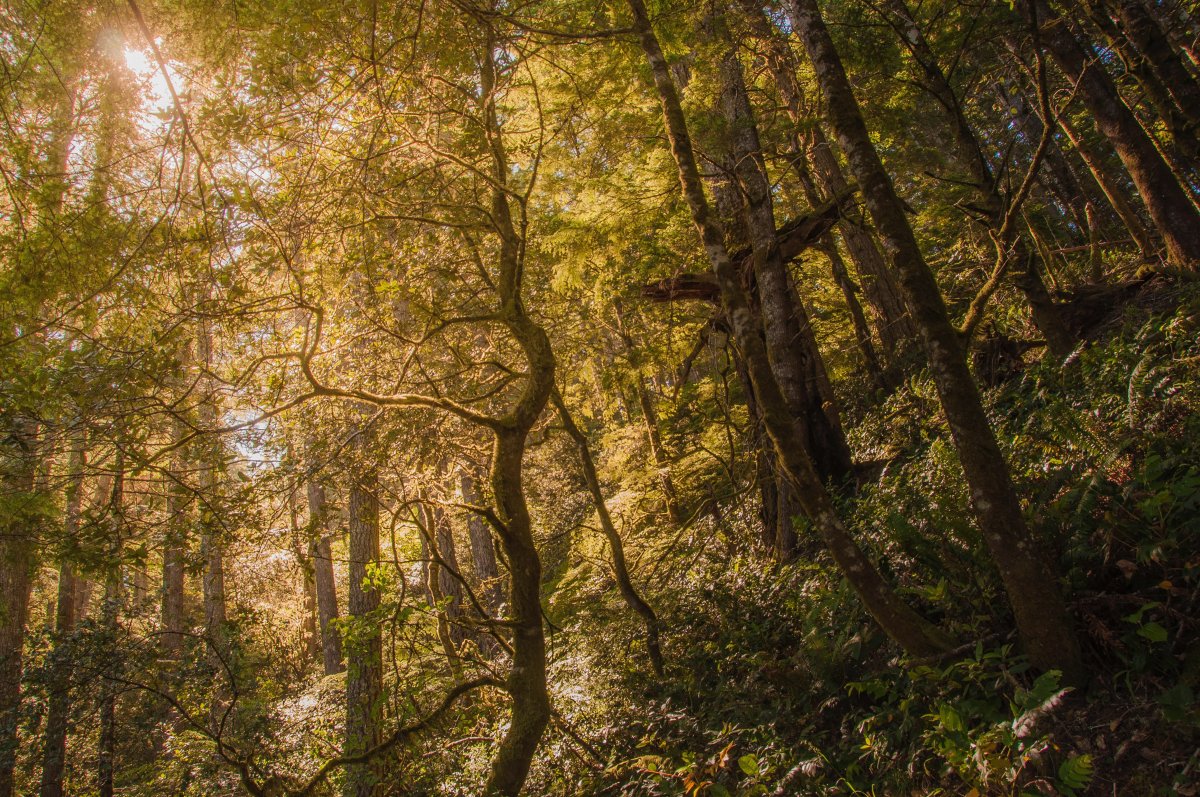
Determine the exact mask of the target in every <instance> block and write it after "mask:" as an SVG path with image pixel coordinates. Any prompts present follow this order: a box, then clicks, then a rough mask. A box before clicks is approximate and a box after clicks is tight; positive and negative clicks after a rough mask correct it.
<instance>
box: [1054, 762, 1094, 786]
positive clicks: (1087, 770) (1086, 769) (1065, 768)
mask: <svg viewBox="0 0 1200 797" xmlns="http://www.w3.org/2000/svg"><path fill="white" fill-rule="evenodd" d="M1093 773H1094V770H1093V767H1092V757H1091V756H1090V755H1080V756H1074V757H1072V758H1068V759H1067V760H1066V761H1064V762H1062V764H1061V765H1059V767H1058V780H1059V781H1060V782H1061V783H1062V785H1064V786H1066V787H1067V788H1068V789H1083V788H1087V785H1088V784H1089V783H1091V782H1092V775H1093Z"/></svg>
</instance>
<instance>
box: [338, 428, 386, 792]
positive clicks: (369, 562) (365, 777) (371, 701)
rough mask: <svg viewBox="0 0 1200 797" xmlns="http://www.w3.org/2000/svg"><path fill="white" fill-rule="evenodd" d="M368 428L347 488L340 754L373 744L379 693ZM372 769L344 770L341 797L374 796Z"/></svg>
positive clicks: (358, 439)
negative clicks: (346, 625) (347, 633)
mask: <svg viewBox="0 0 1200 797" xmlns="http://www.w3.org/2000/svg"><path fill="white" fill-rule="evenodd" d="M373 439H374V435H373V434H372V432H371V429H370V428H363V429H359V430H358V431H357V434H356V436H355V442H354V444H353V448H354V450H355V452H356V453H357V455H358V456H359V457H360V458H361V459H360V461H359V462H358V463H357V464H356V469H357V471H358V472H357V474H356V475H355V476H354V477H353V479H352V482H351V485H350V501H349V503H350V506H349V514H350V522H349V532H350V534H349V537H350V551H349V558H350V566H349V579H350V585H349V590H348V592H349V601H348V604H349V606H348V613H349V616H350V618H351V621H352V622H353V633H352V634H351V637H350V640H349V641H347V643H346V648H345V652H346V664H347V667H348V670H349V672H347V674H346V743H345V747H344V751H345V754H346V755H353V754H356V753H361V752H363V751H364V750H367V749H369V748H371V747H373V746H374V745H375V744H377V743H378V742H379V720H380V716H379V713H380V709H381V708H382V705H381V696H382V693H383V641H382V637H381V635H380V629H379V627H378V625H377V622H378V620H377V618H374V617H372V616H371V615H372V614H373V613H374V612H375V611H376V610H377V609H378V608H379V590H378V589H376V588H375V587H373V586H371V583H370V582H369V581H368V578H369V577H370V576H371V572H370V571H371V570H372V569H373V568H374V567H376V566H377V565H378V564H379V499H378V497H377V491H378V476H377V474H376V466H375V465H374V464H373V463H372V462H370V460H371V459H372V458H373V457H374V456H375V452H374V451H373V450H372V446H371V443H372V442H373ZM377 770H378V768H377V766H375V765H374V764H373V763H367V764H354V765H352V766H349V767H347V768H346V787H345V795H346V797H375V795H377V794H379V793H380V785H379V777H378V774H377Z"/></svg>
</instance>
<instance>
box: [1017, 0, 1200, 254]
mask: <svg viewBox="0 0 1200 797" xmlns="http://www.w3.org/2000/svg"><path fill="white" fill-rule="evenodd" d="M1017 7H1018V8H1019V9H1020V10H1021V11H1022V13H1023V14H1024V15H1025V18H1026V19H1028V20H1031V21H1033V22H1035V23H1036V24H1037V25H1038V33H1039V37H1040V40H1041V43H1042V45H1043V46H1044V47H1045V48H1046V50H1047V51H1048V52H1049V53H1050V54H1051V56H1052V57H1053V58H1054V60H1055V62H1056V63H1057V64H1058V65H1059V68H1061V69H1062V71H1063V72H1064V73H1065V74H1066V75H1067V77H1068V78H1069V79H1070V80H1071V81H1072V82H1073V83H1075V84H1076V85H1077V86H1078V90H1079V94H1080V96H1081V97H1082V99H1083V102H1084V105H1086V106H1087V109H1088V111H1089V112H1090V114H1091V116H1092V118H1093V120H1094V121H1095V123H1096V129H1097V130H1099V131H1100V133H1101V134H1102V135H1104V136H1105V137H1106V138H1107V139H1108V140H1109V142H1110V143H1111V144H1112V145H1113V149H1115V150H1116V151H1117V155H1118V156H1119V157H1120V158H1121V162H1122V163H1124V164H1125V168H1126V169H1128V170H1129V176H1130V177H1132V178H1133V184H1134V185H1135V186H1137V190H1138V193H1139V194H1140V195H1141V197H1142V201H1143V202H1144V203H1145V205H1146V209H1147V210H1148V211H1149V213H1150V218H1151V220H1152V221H1153V222H1154V226H1155V227H1156V228H1157V229H1158V231H1159V233H1160V234H1161V235H1162V238H1163V242H1164V243H1165V244H1166V247H1167V257H1168V259H1169V260H1170V261H1171V262H1172V263H1173V264H1174V265H1176V266H1179V267H1180V268H1186V269H1189V270H1195V269H1196V268H1197V267H1198V266H1197V264H1200V214H1198V213H1197V211H1196V208H1195V206H1194V205H1193V204H1192V202H1191V200H1190V199H1189V198H1188V196H1187V194H1185V193H1184V190H1183V188H1182V187H1181V186H1180V184H1179V183H1178V181H1176V179H1175V175H1174V173H1173V172H1172V170H1171V167H1170V166H1169V165H1168V164H1167V162H1166V161H1165V160H1164V159H1163V157H1162V155H1160V154H1159V152H1158V150H1157V149H1156V148H1155V146H1154V142H1153V141H1151V140H1150V137H1149V136H1148V135H1146V132H1145V131H1144V130H1143V129H1142V126H1141V125H1140V124H1139V123H1138V120H1137V117H1135V116H1134V115H1133V112H1132V111H1130V110H1129V108H1128V107H1126V105H1125V103H1123V102H1122V101H1121V97H1120V95H1119V94H1118V93H1117V88H1116V86H1115V85H1114V83H1113V81H1112V78H1110V77H1109V76H1108V73H1107V72H1105V71H1104V66H1103V65H1102V64H1098V63H1095V61H1094V59H1092V58H1090V57H1089V56H1088V54H1087V52H1086V51H1085V50H1084V49H1083V47H1081V46H1080V44H1079V42H1078V41H1076V39H1075V36H1074V35H1073V34H1072V33H1071V29H1070V28H1069V27H1068V26H1067V24H1066V22H1065V21H1064V20H1063V18H1062V17H1060V16H1059V15H1058V14H1057V13H1055V12H1054V11H1053V9H1051V8H1050V5H1049V4H1048V3H1047V2H1046V0H1018V2H1017Z"/></svg>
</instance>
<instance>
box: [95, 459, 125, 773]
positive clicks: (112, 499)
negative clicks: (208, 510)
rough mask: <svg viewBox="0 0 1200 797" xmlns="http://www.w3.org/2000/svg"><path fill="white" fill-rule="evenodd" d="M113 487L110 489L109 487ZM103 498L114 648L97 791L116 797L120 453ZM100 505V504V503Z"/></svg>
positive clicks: (107, 623)
mask: <svg viewBox="0 0 1200 797" xmlns="http://www.w3.org/2000/svg"><path fill="white" fill-rule="evenodd" d="M109 485H111V487H109ZM98 492H99V493H100V495H102V496H103V495H104V494H105V493H107V494H108V505H107V509H106V510H105V513H104V517H105V520H106V525H107V526H108V529H109V531H108V538H109V550H108V566H109V571H108V574H107V576H106V578H105V581H104V603H103V607H102V609H101V614H100V617H101V620H100V622H101V625H102V626H103V628H104V632H105V634H106V635H107V636H108V638H109V644H110V645H112V646H113V647H112V649H111V654H112V655H110V656H109V659H108V662H107V664H106V665H105V670H104V672H103V673H101V682H100V738H99V741H98V742H97V751H96V752H97V760H96V790H97V792H98V793H99V795H100V797H113V788H114V781H113V776H114V774H115V772H116V749H117V682H116V676H117V674H118V668H119V666H120V664H119V662H118V660H117V658H116V655H115V654H116V637H117V621H118V619H119V617H120V613H121V600H122V594H121V564H120V562H121V552H122V549H123V547H124V536H125V531H126V529H125V508H124V500H125V462H124V457H123V456H122V455H121V454H120V453H119V452H118V454H117V458H116V464H115V465H114V467H113V472H112V475H111V477H109V476H108V475H107V474H106V475H105V476H104V477H102V478H101V480H100V489H99V491H98ZM97 503H101V502H100V501H98V502H97Z"/></svg>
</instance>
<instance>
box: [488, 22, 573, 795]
mask: <svg viewBox="0 0 1200 797" xmlns="http://www.w3.org/2000/svg"><path fill="white" fill-rule="evenodd" d="M480 55H481V58H480V63H481V66H482V70H481V73H480V82H481V85H482V89H483V90H482V92H481V97H482V99H481V105H482V108H481V109H480V110H481V111H482V113H483V119H484V130H485V131H486V134H487V139H488V144H489V146H490V150H491V156H492V163H491V167H492V174H491V177H492V181H493V183H494V187H493V190H492V197H491V220H492V226H493V229H494V231H495V233H496V236H497V238H498V243H499V252H498V260H497V264H498V267H499V268H498V271H499V275H498V276H499V278H498V280H497V281H496V290H497V294H498V299H499V307H498V315H499V318H500V319H501V321H502V323H503V324H504V326H505V327H506V328H507V329H508V331H509V334H511V335H512V337H513V339H514V340H515V341H516V342H517V344H518V345H519V346H520V347H521V351H522V352H523V354H524V357H525V361H526V363H527V367H526V378H525V384H524V387H523V389H522V391H521V393H520V395H519V396H518V397H517V399H516V402H515V404H514V405H513V406H512V407H511V408H510V409H509V411H508V412H507V413H506V414H505V415H504V416H503V417H502V418H499V419H497V422H496V423H495V424H494V426H493V429H492V431H493V433H494V435H495V445H494V447H493V449H492V452H493V453H492V473H491V480H492V495H493V496H494V497H495V501H496V519H497V521H498V523H497V524H496V526H497V532H498V533H499V535H500V541H501V543H502V544H503V546H504V552H505V555H506V557H507V559H508V565H509V571H510V580H509V601H508V603H509V612H510V620H509V622H510V623H511V626H510V627H511V629H512V647H513V653H512V669H511V670H510V671H509V674H508V679H507V690H508V693H509V696H510V697H511V698H512V714H511V716H510V719H509V726H508V730H507V732H505V734H504V738H503V739H502V740H501V741H500V749H499V750H498V751H497V753H496V757H495V759H494V760H493V761H492V769H491V772H490V774H489V776H488V780H487V783H486V784H485V786H484V794H487V795H492V794H500V795H505V797H516V795H517V794H519V793H520V791H521V787H522V785H523V784H524V783H525V778H526V777H527V776H528V774H529V767H530V764H531V763H532V761H533V755H534V753H535V752H536V751H537V746H538V743H539V741H540V740H541V738H542V733H543V732H544V731H545V729H546V724H547V723H548V722H549V721H550V697H549V695H548V694H547V691H546V639H545V634H544V632H543V630H542V602H541V588H542V563H541V559H540V558H539V557H538V552H537V547H536V546H535V545H534V541H533V521H532V518H530V516H529V507H528V505H527V503H526V501H525V486H524V475H523V469H522V460H523V459H524V453H525V441H526V438H527V437H528V435H529V430H530V429H532V428H533V425H534V423H536V422H537V419H538V416H540V415H541V413H542V410H543V409H544V408H545V406H546V402H547V401H548V400H549V398H550V392H551V391H552V390H553V389H554V369H555V360H554V352H553V350H552V349H551V347H550V339H549V338H548V337H547V335H546V332H545V330H544V329H542V327H541V326H539V325H538V324H537V323H536V322H535V321H533V320H532V319H531V318H529V316H528V315H527V314H526V312H525V308H524V304H523V302H522V298H521V284H522V282H521V276H522V272H523V266H524V254H523V253H524V241H523V240H522V237H521V234H520V233H519V232H518V227H517V225H515V224H514V223H513V213H512V208H511V207H510V206H509V201H510V199H509V192H508V190H507V188H506V186H507V185H508V181H509V179H510V177H511V175H510V172H509V166H508V157H507V154H506V152H505V149H504V141H503V134H502V131H501V126H500V119H499V116H498V114H497V110H496V98H495V89H496V64H495V61H494V59H495V55H496V50H495V42H494V41H493V40H492V39H491V37H490V35H489V36H488V37H487V39H486V40H485V42H484V47H483V50H482V52H481V53H480ZM521 229H523V226H522V227H521Z"/></svg>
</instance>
